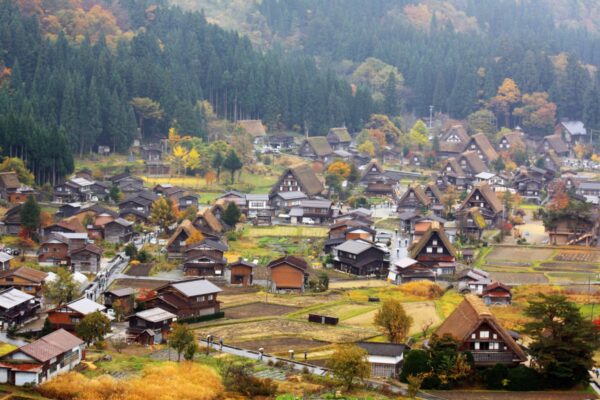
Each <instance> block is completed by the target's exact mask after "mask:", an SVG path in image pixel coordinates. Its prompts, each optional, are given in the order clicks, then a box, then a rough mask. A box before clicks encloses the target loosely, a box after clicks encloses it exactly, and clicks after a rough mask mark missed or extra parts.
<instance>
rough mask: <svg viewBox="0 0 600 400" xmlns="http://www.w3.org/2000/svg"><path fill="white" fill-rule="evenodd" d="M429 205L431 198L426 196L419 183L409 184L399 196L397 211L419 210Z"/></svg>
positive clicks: (425, 208)
mask: <svg viewBox="0 0 600 400" xmlns="http://www.w3.org/2000/svg"><path fill="white" fill-rule="evenodd" d="M430 205H431V199H430V198H429V197H427V195H426V194H425V192H424V191H423V188H422V187H421V186H419V185H411V186H409V187H408V189H407V190H406V192H404V194H403V195H402V197H400V200H398V203H397V211H398V212H399V213H403V212H408V211H414V212H419V211H422V210H427V209H428V208H429V206H430Z"/></svg>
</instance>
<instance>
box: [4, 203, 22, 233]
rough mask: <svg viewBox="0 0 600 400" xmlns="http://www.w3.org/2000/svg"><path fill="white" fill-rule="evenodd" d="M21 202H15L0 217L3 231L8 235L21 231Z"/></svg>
mask: <svg viewBox="0 0 600 400" xmlns="http://www.w3.org/2000/svg"><path fill="white" fill-rule="evenodd" d="M22 206H23V205H22V204H17V205H15V206H13V207H11V208H9V209H8V210H7V211H6V212H5V213H4V216H3V217H2V222H3V223H4V229H5V233H6V234H8V235H18V234H19V232H20V231H21V207H22Z"/></svg>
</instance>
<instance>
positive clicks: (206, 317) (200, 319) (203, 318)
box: [178, 311, 225, 324]
mask: <svg viewBox="0 0 600 400" xmlns="http://www.w3.org/2000/svg"><path fill="white" fill-rule="evenodd" d="M223 317H225V312H224V311H221V312H218V313H214V314H210V315H202V316H200V317H191V318H182V319H180V320H178V322H182V323H185V324H193V323H196V322H205V321H212V320H213V319H219V318H223Z"/></svg>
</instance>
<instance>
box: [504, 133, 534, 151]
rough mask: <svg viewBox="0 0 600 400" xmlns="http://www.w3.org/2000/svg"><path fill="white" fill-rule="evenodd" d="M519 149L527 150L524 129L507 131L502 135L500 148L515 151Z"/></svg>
mask: <svg viewBox="0 0 600 400" xmlns="http://www.w3.org/2000/svg"><path fill="white" fill-rule="evenodd" d="M517 149H520V150H523V151H525V150H527V146H526V145H525V140H524V139H523V132H522V131H512V132H507V133H505V134H504V135H502V136H501V137H500V140H499V141H498V150H500V151H515V150H517Z"/></svg>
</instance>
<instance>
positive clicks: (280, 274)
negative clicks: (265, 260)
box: [267, 255, 308, 292]
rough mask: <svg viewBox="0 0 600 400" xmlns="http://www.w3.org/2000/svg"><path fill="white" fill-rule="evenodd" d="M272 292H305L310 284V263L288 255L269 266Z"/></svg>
mask: <svg viewBox="0 0 600 400" xmlns="http://www.w3.org/2000/svg"><path fill="white" fill-rule="evenodd" d="M267 270H268V271H269V276H270V279H269V280H270V282H271V290H273V291H282V290H283V291H295V292H303V291H304V287H305V285H306V283H307V282H308V263H307V262H306V261H304V260H303V259H302V258H299V257H295V256H289V255H286V256H284V257H281V258H278V259H276V260H273V261H271V262H270V263H269V264H268V265H267Z"/></svg>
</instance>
